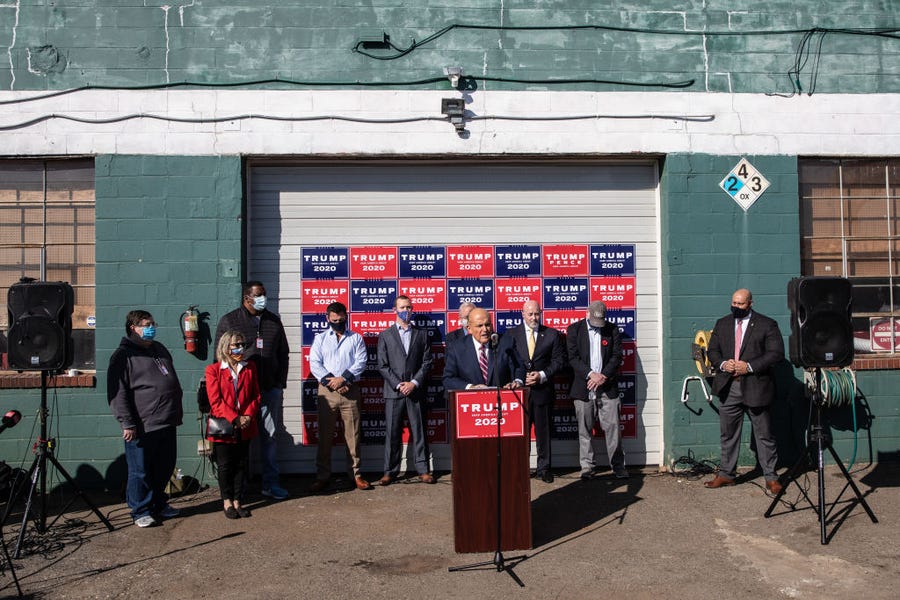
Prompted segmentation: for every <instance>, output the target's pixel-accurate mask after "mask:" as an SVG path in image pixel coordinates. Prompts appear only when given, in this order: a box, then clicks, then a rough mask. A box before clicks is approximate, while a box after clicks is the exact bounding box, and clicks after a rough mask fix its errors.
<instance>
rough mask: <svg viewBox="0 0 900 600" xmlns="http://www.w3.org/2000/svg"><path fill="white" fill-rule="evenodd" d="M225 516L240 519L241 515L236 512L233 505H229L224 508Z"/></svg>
mask: <svg viewBox="0 0 900 600" xmlns="http://www.w3.org/2000/svg"><path fill="white" fill-rule="evenodd" d="M225 516H226V517H228V518H229V519H240V518H241V515H239V514H238V511H237V510H235V508H234V507H233V506H229V507H228V508H226V509H225Z"/></svg>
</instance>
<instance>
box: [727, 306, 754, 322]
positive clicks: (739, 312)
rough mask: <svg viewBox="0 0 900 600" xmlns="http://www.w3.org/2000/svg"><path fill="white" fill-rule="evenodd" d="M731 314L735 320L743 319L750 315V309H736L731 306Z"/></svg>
mask: <svg viewBox="0 0 900 600" xmlns="http://www.w3.org/2000/svg"><path fill="white" fill-rule="evenodd" d="M731 314H732V315H734V318H735V319H743V318H745V317H746V316H747V315H749V314H750V309H749V308H738V307H737V306H732V307H731Z"/></svg>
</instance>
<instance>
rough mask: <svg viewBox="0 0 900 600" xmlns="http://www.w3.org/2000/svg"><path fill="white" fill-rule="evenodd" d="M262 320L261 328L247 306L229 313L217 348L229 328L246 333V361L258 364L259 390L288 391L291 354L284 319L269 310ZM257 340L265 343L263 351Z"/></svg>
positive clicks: (221, 324)
mask: <svg viewBox="0 0 900 600" xmlns="http://www.w3.org/2000/svg"><path fill="white" fill-rule="evenodd" d="M259 317H260V318H259V326H258V329H257V324H256V319H255V318H254V317H253V315H251V314H250V312H249V311H248V310H247V309H246V308H244V307H243V306H241V307H239V308H236V309H235V310H233V311H231V312H230V313H227V314H225V315H224V316H223V317H222V318H221V319H219V325H218V326H217V327H216V338H215V341H214V342H213V348H216V347H218V345H219V338H221V337H222V334H223V333H225V332H226V331H228V330H229V329H237V330H238V331H240V332H241V333H243V334H244V341H245V342H246V343H247V349H246V353H245V354H244V358H246V359H247V360H253V361H255V362H256V367H257V369H258V371H259V389H260V390H262V391H263V392H266V391H268V390H271V389H272V388H276V387H277V388H281V389H284V388H286V387H287V377H288V357H289V355H290V351H291V350H290V348H289V347H288V341H287V335H286V334H285V333H284V325H282V324H281V317H279V316H278V315H276V314H275V313H273V312H270V311H268V310H264V311H262V312H261V313H260V314H259ZM257 337H261V338H262V340H263V347H262V350H260V349H259V348H257V347H256V338H257Z"/></svg>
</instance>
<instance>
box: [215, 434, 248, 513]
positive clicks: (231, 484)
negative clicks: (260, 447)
mask: <svg viewBox="0 0 900 600" xmlns="http://www.w3.org/2000/svg"><path fill="white" fill-rule="evenodd" d="M213 458H214V459H215V461H216V470H217V471H218V472H219V495H220V496H221V497H222V500H237V501H238V502H242V501H243V500H244V490H245V489H246V486H247V467H248V465H249V464H250V440H241V441H238V442H213Z"/></svg>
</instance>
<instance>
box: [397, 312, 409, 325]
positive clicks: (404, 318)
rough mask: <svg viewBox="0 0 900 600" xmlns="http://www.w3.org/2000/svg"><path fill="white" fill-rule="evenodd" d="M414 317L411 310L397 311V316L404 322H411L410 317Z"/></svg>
mask: <svg viewBox="0 0 900 600" xmlns="http://www.w3.org/2000/svg"><path fill="white" fill-rule="evenodd" d="M410 317H412V311H411V310H401V311H399V312H398V313H397V318H398V319H400V320H401V321H403V322H404V323H409V319H410Z"/></svg>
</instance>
